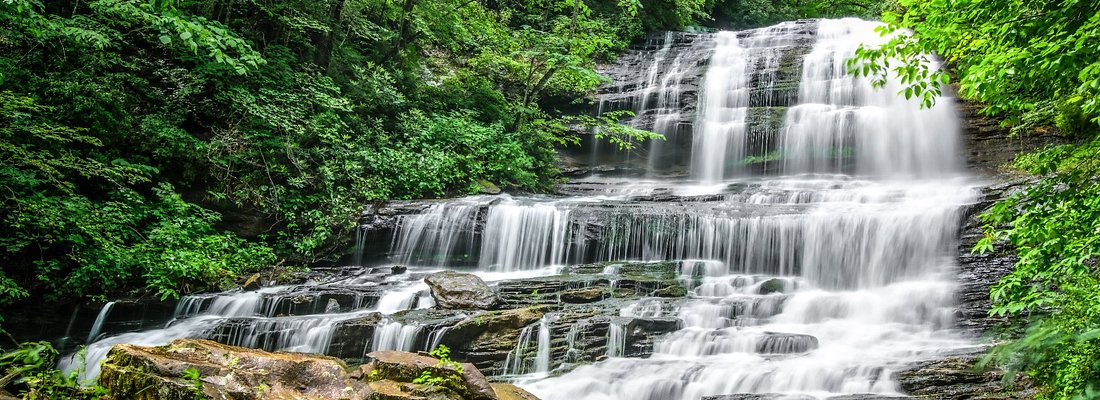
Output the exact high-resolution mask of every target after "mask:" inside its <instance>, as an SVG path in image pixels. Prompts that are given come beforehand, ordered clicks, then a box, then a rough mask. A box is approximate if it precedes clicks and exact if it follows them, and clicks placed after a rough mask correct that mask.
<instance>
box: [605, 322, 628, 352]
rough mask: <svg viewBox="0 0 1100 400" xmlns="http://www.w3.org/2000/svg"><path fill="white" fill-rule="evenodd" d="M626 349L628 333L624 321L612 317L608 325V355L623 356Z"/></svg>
mask: <svg viewBox="0 0 1100 400" xmlns="http://www.w3.org/2000/svg"><path fill="white" fill-rule="evenodd" d="M625 351H626V333H625V332H623V325H622V322H620V321H619V320H617V319H615V318H612V319H611V322H610V323H608V325H607V356H608V357H622V356H623V353H624V352H625Z"/></svg>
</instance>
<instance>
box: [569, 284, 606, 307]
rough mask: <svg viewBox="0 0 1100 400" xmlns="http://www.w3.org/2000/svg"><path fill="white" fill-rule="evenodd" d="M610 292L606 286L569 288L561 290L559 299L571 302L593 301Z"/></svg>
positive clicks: (584, 302)
mask: <svg viewBox="0 0 1100 400" xmlns="http://www.w3.org/2000/svg"><path fill="white" fill-rule="evenodd" d="M609 295H610V293H609V292H608V291H607V287H606V286H593V287H589V288H583V289H570V290H565V291H562V292H561V294H560V296H559V297H560V298H561V301H563V302H565V303H573V304H586V303H593V302H597V301H600V300H603V299H605V298H607V297H608V296H609Z"/></svg>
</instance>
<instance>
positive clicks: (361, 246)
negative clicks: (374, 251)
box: [351, 227, 367, 266]
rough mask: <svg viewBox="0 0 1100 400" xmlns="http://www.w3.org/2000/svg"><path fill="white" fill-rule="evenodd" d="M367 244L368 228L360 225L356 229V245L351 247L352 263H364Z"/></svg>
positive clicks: (356, 264) (360, 264)
mask: <svg viewBox="0 0 1100 400" xmlns="http://www.w3.org/2000/svg"><path fill="white" fill-rule="evenodd" d="M366 246H367V229H366V227H358V228H356V229H355V245H354V246H353V247H352V248H351V265H354V266H362V265H363V253H364V252H365V249H366Z"/></svg>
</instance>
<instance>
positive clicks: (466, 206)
mask: <svg viewBox="0 0 1100 400" xmlns="http://www.w3.org/2000/svg"><path fill="white" fill-rule="evenodd" d="M481 200H482V199H479V198H474V199H471V201H469V202H459V203H452V202H448V203H438V204H433V205H432V206H431V207H429V208H428V210H427V211H425V212H423V213H420V214H416V215H407V216H403V217H402V218H400V219H398V221H397V232H398V233H397V234H396V235H394V237H393V243H392V245H391V250H392V254H393V255H394V261H395V262H397V263H399V264H402V265H424V266H435V267H442V266H445V264H448V263H463V262H471V260H476V259H477V250H478V247H476V244H475V241H474V238H475V235H474V233H475V229H474V227H475V226H476V225H477V222H478V220H479V216H480V213H481V211H482V206H483V204H482V201H481Z"/></svg>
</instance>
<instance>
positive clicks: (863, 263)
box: [63, 19, 982, 400]
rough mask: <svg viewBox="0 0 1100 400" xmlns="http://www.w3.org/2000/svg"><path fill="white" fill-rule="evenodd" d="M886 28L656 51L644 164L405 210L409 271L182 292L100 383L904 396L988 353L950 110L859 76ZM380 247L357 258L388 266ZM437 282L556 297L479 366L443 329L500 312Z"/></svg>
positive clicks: (403, 262) (468, 328) (736, 38)
mask: <svg viewBox="0 0 1100 400" xmlns="http://www.w3.org/2000/svg"><path fill="white" fill-rule="evenodd" d="M876 26H878V23H874V22H866V21H861V20H854V19H842V20H820V21H811V20H804V21H794V22H786V23H782V24H778V25H776V26H773V27H768V28H762V29H754V30H748V31H740V32H728V31H726V32H717V33H702V34H699V33H679V32H669V33H665V34H662V35H654V36H652V37H650V39H649V40H647V41H646V42H644V43H642V44H640V45H639V46H636V47H635V48H634V49H632V50H630V51H629V52H628V53H627V54H624V55H623V57H622V58H621V60H625V61H623V63H624V65H628V66H630V67H629V68H631V69H630V70H626V71H623V70H619V71H612V72H614V73H613V74H609V75H610V76H611V77H612V78H613V83H612V84H610V85H609V87H605V88H603V89H601V90H600V92H599V93H598V94H597V96H598V97H599V106H598V107H599V109H600V110H601V111H614V110H634V111H635V112H636V113H637V116H636V117H635V118H634V119H632V120H629V121H626V122H627V123H630V124H631V125H633V126H635V127H638V128H644V129H651V130H656V131H658V132H662V133H665V134H666V135H667V136H668V139H669V140H668V141H664V142H661V141H655V142H652V143H648V144H646V146H643V147H642V149H641V150H639V152H641V153H642V156H643V157H647V159H639V158H638V156H635V155H625V154H624V155H622V157H618V159H616V157H592V158H598V159H599V162H601V163H605V162H606V163H607V165H598V167H600V169H598V173H592V174H589V175H588V176H585V177H582V178H577V179H574V180H572V181H570V182H567V183H563V184H562V185H561V187H560V191H559V193H557V194H553V195H549V194H548V195H522V196H521V195H508V194H500V195H492V196H489V195H479V196H470V197H465V198H460V199H450V200H430V201H414V202H406V203H402V204H403V205H404V208H401V209H400V210H401V211H400V212H394V213H391V214H386V215H384V216H381V215H380V216H379V220H380V221H381V220H388V221H390V222H391V223H392V225H390V227H392V236H391V237H390V247H389V250H388V252H387V254H386V256H388V257H389V261H391V262H392V263H394V264H396V265H400V266H402V267H404V268H386V267H389V265H387V266H384V267H383V268H370V267H369V266H361V265H352V266H347V267H346V268H343V269H340V270H338V272H337V273H334V277H332V278H329V279H327V280H324V281H322V282H313V281H310V282H307V283H303V284H294V285H287V286H279V287H271V288H264V289H260V290H257V291H252V292H241V291H239V290H238V291H229V292H223V293H208V294H199V295H193V296H187V297H184V298H183V299H181V300H180V301H179V302H178V303H177V306H176V309H175V313H174V317H173V319H172V320H171V322H169V323H168V324H167V325H166V326H164V327H163V328H161V329H152V330H148V331H145V332H131V333H124V334H119V335H115V336H107V337H102V338H100V337H99V336H106V335H102V330H103V328H102V325H103V324H104V323H105V321H106V319H107V318H108V314H109V313H111V312H112V311H111V304H108V305H107V306H105V307H104V309H103V310H101V312H100V315H99V316H98V317H97V322H96V323H95V327H94V328H93V330H92V332H89V341H93V340H95V339H99V340H98V341H94V342H92V343H91V344H90V345H89V347H88V360H89V363H88V369H87V371H86V372H85V374H84V375H83V378H84V379H88V378H91V377H94V376H95V374H96V373H98V368H99V366H98V360H102V359H103V357H104V356H105V355H106V352H107V351H108V349H109V348H110V346H111V345H113V344H117V343H132V344H139V345H163V344H165V343H167V342H169V341H171V340H172V339H176V338H183V337H200V338H208V339H213V340H217V341H220V342H223V343H228V344H235V345H243V346H249V347H255V348H261V349H267V350H289V351H309V352H329V353H330V354H333V355H338V356H342V357H347V358H357V357H361V356H362V355H363V354H362V353H366V352H369V351H378V350H404V351H412V350H419V349H420V346H427V349H428V350H431V349H434V348H436V347H438V346H439V345H440V343H447V344H448V345H449V346H450V345H452V344H454V347H455V349H454V350H455V353H454V354H455V355H456V357H465V358H469V360H463V361H472V362H477V363H479V364H478V365H482V364H481V363H486V364H492V365H493V366H494V367H498V366H499V369H495V368H494V370H493V371H492V372H490V373H497V374H501V375H503V376H504V377H505V378H506V379H511V380H513V381H515V382H516V383H517V384H519V385H521V386H523V387H524V388H526V389H528V390H530V391H532V392H533V393H535V394H537V395H539V397H540V398H542V399H544V400H587V399H601V400H613V399H614V400H632V399H651V400H657V399H661V400H666V399H679V400H699V399H701V398H703V397H704V396H711V395H723V394H734V395H737V394H745V393H756V394H761V393H775V394H779V395H782V396H789V397H792V398H807V397H809V398H830V397H836V396H847V395H855V396H856V397H859V396H868V397H876V396H878V397H892V396H897V395H900V394H901V393H900V389H899V387H898V385H897V384H896V382H895V377H894V376H893V373H894V371H898V370H899V369H900V368H902V367H904V366H906V365H908V364H911V363H914V362H921V361H924V360H927V359H930V358H933V357H937V356H941V355H943V354H947V353H949V352H951V351H955V350H958V349H963V348H967V347H968V346H972V345H973V344H974V341H973V339H972V338H970V337H967V336H966V335H964V334H963V333H961V332H959V330H958V329H956V328H955V327H954V315H956V313H955V309H954V307H955V306H956V293H955V289H956V282H955V281H954V279H955V278H954V272H955V269H956V268H957V265H956V261H955V254H956V252H957V251H958V234H959V226H960V224H961V219H962V218H963V216H964V215H965V214H964V210H965V209H966V208H967V207H968V206H970V205H971V204H973V203H974V202H975V201H976V194H977V188H978V187H980V186H981V185H982V183H981V182H979V181H977V180H976V179H974V178H973V177H970V176H968V174H967V173H966V171H965V170H964V169H963V165H962V164H961V163H960V162H959V152H960V150H961V146H960V140H959V128H958V121H957V118H956V116H955V111H954V109H953V107H954V102H953V99H951V98H950V97H944V98H941V99H940V100H939V101H938V103H937V105H936V106H935V107H932V108H929V109H922V108H921V107H920V104H919V102H918V101H914V100H906V99H904V98H899V97H898V96H897V95H896V93H897V91H898V89H899V88H901V86H900V83H899V82H896V81H892V80H891V81H888V82H887V84H886V85H885V87H884V88H882V89H875V88H872V87H871V84H870V83H869V82H868V81H867V80H866V79H863V78H857V77H854V76H851V75H849V74H847V72H846V71H845V68H844V65H845V59H846V58H848V57H850V56H851V55H852V54H854V51H855V49H856V48H857V47H858V45H859V44H860V43H881V41H882V40H885V39H884V38H881V37H879V36H878V35H877V33H875V32H874V28H875V27H876ZM588 150H589V149H585V150H584V151H585V152H587V151H588ZM605 151H607V150H606V149H605ZM645 152H648V155H646V154H645ZM600 155H601V156H602V155H603V154H602V153H600ZM587 157H588V154H587V153H584V154H582V157H578V158H587ZM631 157H634V158H633V159H631ZM623 158H625V159H626V160H625V161H623ZM620 161H623V163H621V164H620V163H619V162H620ZM643 162H644V164H645V165H642V164H643ZM619 167H627V172H626V173H623V172H622V170H619V169H618V168H619ZM643 167H645V168H647V170H646V171H645V172H647V174H642V173H637V172H638V171H637V170H636V169H637V168H643ZM383 217H385V218H383ZM387 218H389V219H387ZM388 231H389V228H387V230H386V232H387V234H389V232H388ZM367 233H368V232H365V231H363V232H358V231H357V232H356V234H357V236H356V239H355V242H356V244H355V246H356V247H357V248H359V247H364V248H366V247H369V248H374V246H366V244H365V243H364V242H363V241H364V240H365V239H364V238H365V237H366V236H367ZM375 233H377V232H371V234H372V235H373V234H375ZM372 237H374V236H372ZM355 251H356V253H357V255H356V256H355V257H352V259H351V262H352V264H362V260H363V258H359V257H363V256H365V255H362V254H358V253H362V252H361V251H359V250H355ZM369 256H371V258H369V259H370V260H375V259H378V258H377V257H374V256H375V255H369ZM598 262H607V263H606V264H602V265H581V264H591V263H598ZM374 270H386V271H391V272H393V273H392V274H390V273H389V272H387V273H385V274H376V273H373V272H364V271H374ZM439 270H464V271H471V272H473V273H476V274H478V275H480V276H482V277H483V278H485V280H486V281H489V282H490V283H491V284H492V285H498V286H497V288H498V294H499V295H500V296H501V299H503V300H502V301H504V303H505V304H506V306H507V307H510V308H527V307H531V306H532V305H535V306H538V307H545V306H546V303H548V302H553V301H555V300H556V301H557V302H556V303H555V304H553V305H552V306H550V308H548V310H552V312H549V313H545V314H543V315H542V317H541V319H539V320H538V321H537V322H536V321H534V319H533V318H534V317H532V316H531V314H525V315H526V316H524V317H523V318H521V319H516V320H514V321H513V320H509V322H507V323H508V324H511V323H514V324H515V325H513V326H515V327H516V328H518V332H517V331H516V330H508V331H507V332H506V333H507V334H502V335H499V336H493V339H492V340H493V342H492V343H491V344H489V345H488V346H485V345H486V344H485V343H480V342H479V343H477V345H478V346H484V347H471V348H463V346H465V345H466V343H456V342H455V341H456V340H455V339H456V337H455V336H448V335H455V334H456V333H458V332H460V334H461V335H467V336H463V338H462V340H461V341H466V340H467V337H469V335H470V332H472V331H474V330H476V329H475V328H473V326H480V322H475V321H471V320H470V318H479V317H480V316H481V315H482V314H480V313H472V314H468V313H467V312H468V311H459V310H443V309H436V308H434V307H432V306H433V305H434V302H433V301H432V300H431V298H430V297H429V296H428V295H426V293H427V292H428V287H427V285H426V284H425V283H423V282H422V279H423V277H424V276H425V275H426V274H428V273H432V272H435V271H439ZM581 270H585V271H587V272H579V271H581ZM639 271H641V272H639ZM648 273H654V274H660V276H661V277H660V278H652V277H649V276H648V275H646V274H648ZM559 274H561V276H558V275H559ZM566 274H568V275H566ZM639 274H641V275H645V276H640V275H639ZM550 275H554V276H550ZM532 277H537V278H532ZM520 278H522V279H524V281H521V282H508V281H509V280H513V279H520ZM527 279H530V280H527ZM509 283H511V284H512V286H511V289H509V290H512V291H511V292H508V290H506V288H507V287H508V284H509ZM517 283H520V284H519V285H517ZM658 283H659V284H661V285H665V286H669V287H664V288H662V287H660V286H655V285H657V284H658ZM528 284H529V285H528ZM670 287H671V289H676V290H665V291H662V290H663V289H670ZM532 288H538V289H539V290H544V291H549V292H544V293H538V292H532V290H533V289H532ZM595 288H600V289H595ZM604 290H606V291H604ZM566 291H569V292H571V293H566ZM683 293H686V295H683ZM567 294H568V295H567ZM506 295H507V296H506ZM509 296H510V297H509ZM651 296H661V297H651ZM521 297H522V298H521ZM502 307H503V306H502ZM428 308H430V309H428ZM494 312H495V311H494ZM503 312H504V313H507V312H508V311H503ZM542 312H546V311H545V310H543V311H542ZM119 314H122V313H121V312H120V311H119V309H118V308H117V307H116V311H115V312H114V315H112V316H111V321H112V323H113V322H115V321H116V319H118V318H119ZM501 315H507V314H501ZM494 317H497V316H495V315H494ZM528 318H530V319H528ZM459 321H471V322H473V324H474V325H469V324H466V323H462V322H459ZM515 321H521V322H515ZM605 321H607V331H606V334H605V332H603V331H602V329H603V324H604V322H605ZM455 324H460V325H455ZM521 324H522V325H524V326H523V327H522V328H520V327H519V326H520V325H521ZM452 327H453V328H454V329H451V328H452ZM345 328H346V329H347V331H346V332H347V334H346V335H342V336H341V335H339V334H337V332H338V331H339V330H340V329H345ZM479 334H480V333H479ZM561 335H564V337H560V336H561ZM474 336H477V335H474ZM628 339H629V340H628ZM469 340H472V341H475V342H477V341H480V340H484V339H482V338H472V339H469ZM513 340H514V342H513ZM628 342H629V343H628ZM628 345H629V349H628ZM510 346H511V349H510V351H509V350H508V349H509V347H510ZM601 346H606V351H603V352H602V354H599V353H600V352H601V350H597V349H602V348H603V347H601ZM487 348H488V349H491V350H488V351H484V349H487ZM349 349H350V350H349ZM471 349H475V350H471ZM505 351H507V356H504V357H503V358H504V360H503V363H501V360H500V358H499V357H501V356H503V354H502V353H504V352H505ZM593 353H597V354H593ZM486 354H491V355H490V356H488V357H487V356H486ZM639 354H642V355H644V356H639ZM479 357H481V358H479ZM589 358H597V359H598V360H599V361H595V362H593V363H590V364H587V365H572V363H576V364H582V363H584V362H588V361H592V360H590V359H589ZM456 359H459V358H456ZM78 362H79V360H75V359H73V358H72V357H70V358H68V359H66V360H65V361H64V362H63V366H65V367H66V369H67V370H74V369H75V367H76V364H77V363H78ZM571 368H573V369H571ZM551 371H553V373H551Z"/></svg>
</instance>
